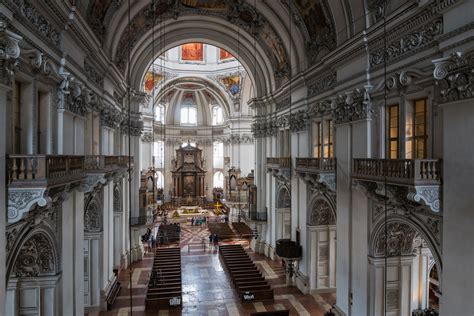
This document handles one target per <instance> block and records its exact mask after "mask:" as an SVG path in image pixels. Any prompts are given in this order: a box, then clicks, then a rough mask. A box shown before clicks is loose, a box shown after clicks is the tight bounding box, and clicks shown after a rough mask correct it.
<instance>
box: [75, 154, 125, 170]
mask: <svg viewBox="0 0 474 316" xmlns="http://www.w3.org/2000/svg"><path fill="white" fill-rule="evenodd" d="M130 158H131V167H132V168H133V157H130ZM84 160H85V170H86V172H87V173H90V172H101V173H104V172H113V171H116V170H127V169H128V156H103V155H89V156H85V157H84Z"/></svg>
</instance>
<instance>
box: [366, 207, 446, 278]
mask: <svg viewBox="0 0 474 316" xmlns="http://www.w3.org/2000/svg"><path fill="white" fill-rule="evenodd" d="M384 224H385V221H384V219H383V218H381V219H379V220H378V222H377V223H376V224H375V225H374V228H373V230H372V234H371V236H370V240H369V255H370V256H372V257H382V256H383V255H384V253H383V251H382V253H381V251H380V248H381V247H382V245H384V242H385V227H384ZM387 225H388V228H389V229H388V231H389V232H391V231H392V232H393V233H395V234H396V235H393V236H392V237H391V239H392V240H391V242H390V243H389V247H392V250H390V251H391V253H392V254H393V256H397V255H404V254H412V252H413V243H414V240H415V237H417V235H419V236H420V237H421V238H422V239H423V240H424V241H425V242H426V243H427V245H428V248H429V249H430V251H431V254H432V255H433V258H434V260H435V262H436V265H437V268H438V272H439V273H440V274H441V273H442V266H443V265H442V260H441V251H440V248H439V246H438V245H437V243H436V241H435V240H436V239H435V237H434V236H433V235H432V233H431V232H430V231H429V230H428V229H427V228H426V227H424V225H423V223H420V222H418V221H417V220H416V219H414V218H407V217H405V216H401V215H398V214H390V215H388V217H387ZM400 232H402V234H399V233H400ZM397 243H398V244H397Z"/></svg>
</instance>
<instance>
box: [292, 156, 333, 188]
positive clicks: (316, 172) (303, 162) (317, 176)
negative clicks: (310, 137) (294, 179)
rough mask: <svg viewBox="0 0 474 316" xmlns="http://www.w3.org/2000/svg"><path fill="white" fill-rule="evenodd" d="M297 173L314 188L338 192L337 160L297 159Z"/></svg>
mask: <svg viewBox="0 0 474 316" xmlns="http://www.w3.org/2000/svg"><path fill="white" fill-rule="evenodd" d="M295 171H296V173H297V174H298V176H300V177H301V178H302V179H303V180H304V181H305V182H306V183H307V184H309V185H311V186H312V187H314V188H319V189H329V190H332V191H336V158H296V168H295Z"/></svg>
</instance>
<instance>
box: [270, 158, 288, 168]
mask: <svg viewBox="0 0 474 316" xmlns="http://www.w3.org/2000/svg"><path fill="white" fill-rule="evenodd" d="M267 166H268V167H276V168H290V167H291V157H267Z"/></svg>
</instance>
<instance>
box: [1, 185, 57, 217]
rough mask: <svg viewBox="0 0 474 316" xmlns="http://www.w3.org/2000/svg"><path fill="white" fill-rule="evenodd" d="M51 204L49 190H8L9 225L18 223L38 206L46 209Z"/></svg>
mask: <svg viewBox="0 0 474 316" xmlns="http://www.w3.org/2000/svg"><path fill="white" fill-rule="evenodd" d="M50 202H51V199H50V198H49V197H48V196H47V190H46V189H44V188H39V189H34V188H32V189H20V188H9V189H8V223H10V224H11V223H16V222H18V221H19V220H20V219H22V217H23V215H24V214H25V213H28V212H29V211H30V210H32V209H33V208H34V207H35V206H36V205H38V206H40V207H45V206H47V205H48V204H49V203H50Z"/></svg>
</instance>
